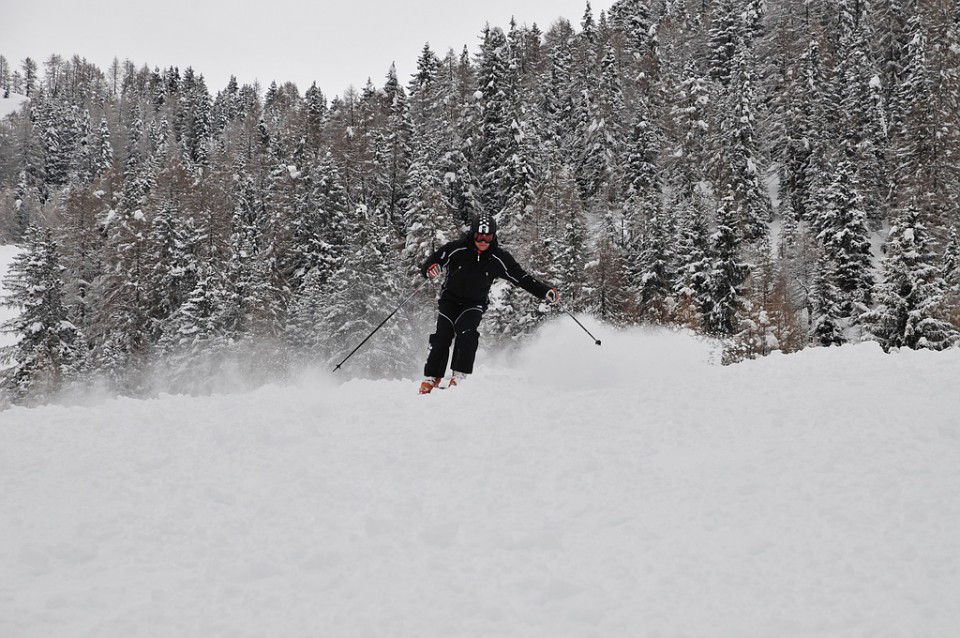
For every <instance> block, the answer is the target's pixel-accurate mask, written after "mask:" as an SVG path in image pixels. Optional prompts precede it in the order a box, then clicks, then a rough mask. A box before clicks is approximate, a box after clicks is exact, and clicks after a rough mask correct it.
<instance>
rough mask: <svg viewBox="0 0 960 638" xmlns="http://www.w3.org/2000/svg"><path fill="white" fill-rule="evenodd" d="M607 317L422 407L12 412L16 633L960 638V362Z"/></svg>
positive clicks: (227, 402)
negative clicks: (756, 345)
mask: <svg viewBox="0 0 960 638" xmlns="http://www.w3.org/2000/svg"><path fill="white" fill-rule="evenodd" d="M588 321H589V320H588ZM590 326H591V327H592V328H597V334H598V336H599V337H601V338H602V339H603V343H604V345H603V346H602V347H600V348H598V347H596V346H595V345H593V343H592V342H591V341H590V339H589V338H587V337H586V336H585V335H584V333H582V332H580V329H579V328H578V327H577V326H576V325H575V324H574V323H573V322H572V321H570V320H569V318H566V320H565V321H564V320H558V321H556V322H554V323H552V324H550V325H549V326H547V327H546V329H545V330H543V332H542V333H541V335H540V336H539V337H538V338H537V339H536V340H534V341H533V342H532V343H530V344H529V345H527V346H525V347H524V348H523V349H522V350H521V351H520V352H519V353H517V354H516V356H514V357H512V358H511V359H509V360H504V359H495V358H494V357H493V356H490V355H485V359H484V363H483V365H482V366H481V367H480V368H479V369H478V373H477V374H476V375H475V376H474V377H472V378H471V379H470V380H469V382H468V384H467V385H465V386H463V387H461V388H457V389H454V390H449V391H443V392H439V393H435V394H434V395H431V396H426V397H420V396H417V395H416V394H415V384H414V381H413V380H411V381H409V382H400V381H356V380H354V381H347V382H345V383H342V384H341V385H338V384H337V383H336V382H334V381H333V380H331V379H330V378H328V377H325V376H324V375H318V376H316V377H314V378H304V379H303V380H302V381H301V382H300V383H297V384H293V385H290V386H287V387H279V386H277V387H267V388H263V389H261V390H259V391H256V392H252V393H249V394H246V395H237V396H227V395H223V396H213V397H209V398H186V397H178V396H165V397H162V398H159V399H156V400H149V401H140V400H130V399H123V400H105V401H100V402H93V401H91V403H90V404H89V405H87V406H86V407H72V408H66V407H45V408H37V409H20V408H16V409H11V410H8V411H6V412H2V413H0V438H2V446H0V485H2V486H3V488H2V490H0V512H2V513H3V515H2V517H0V636H9V637H13V638H33V637H37V638H39V637H46V636H55V637H57V638H64V637H70V636H91V637H93V636H96V637H97V638H101V637H113V636H115V637H119V638H128V637H132V636H157V637H169V636H196V637H204V638H208V637H213V636H224V637H230V638H235V637H239V636H284V637H288V636H338V637H339V636H349V637H353V636H358V637H363V636H391V637H393V636H409V637H417V638H422V637H434V636H435V637H438V638H439V637H444V638H447V637H452V636H478V637H479V636H483V637H487V636H524V637H526V636H530V637H541V636H543V637H562V636H571V637H574V636H576V637H581V636H598V637H603V638H610V637H619V636H629V637H634V636H696V637H702V636H716V637H730V638H744V637H753V636H755V637H757V638H770V637H778V638H781V637H792V636H828V637H840V636H843V637H846V636H864V637H867V636H869V637H870V638H876V637H881V636H903V637H906V636H938V637H939V636H956V635H958V634H960V596H958V592H960V534H958V533H957V530H958V529H960V424H958V419H960V417H958V414H960V398H958V394H957V392H956V388H957V387H958V386H960V350H954V351H951V352H947V353H940V354H935V353H930V352H904V353H900V354H896V355H889V356H888V355H884V354H883V353H882V352H881V351H880V350H879V348H877V347H876V346H874V345H871V344H866V345H859V346H851V347H844V348H839V349H836V348H835V349H831V350H825V349H819V350H809V351H806V352H802V353H800V354H796V355H792V356H772V357H769V358H766V359H763V360H759V361H755V362H748V363H744V364H741V365H737V366H732V367H726V368H722V367H717V366H714V365H711V364H709V363H708V362H707V361H708V359H710V357H711V351H710V348H709V347H708V346H707V345H706V344H704V343H702V342H700V341H697V340H696V339H693V338H691V337H689V336H686V335H679V334H672V333H668V332H662V331H646V330H634V331H628V332H620V333H616V332H613V331H610V330H605V329H603V327H598V326H596V325H595V324H593V323H591V324H590Z"/></svg>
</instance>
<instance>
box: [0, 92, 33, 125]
mask: <svg viewBox="0 0 960 638" xmlns="http://www.w3.org/2000/svg"><path fill="white" fill-rule="evenodd" d="M29 101H30V98H28V97H27V96H25V95H19V94H17V93H11V94H10V97H7V98H5V97H3V91H0V120H2V119H3V118H5V117H7V116H8V115H11V114H13V113H16V112H17V111H19V110H20V108H21V107H22V106H23V105H24V104H26V103H27V102H29Z"/></svg>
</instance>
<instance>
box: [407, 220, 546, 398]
mask: <svg viewBox="0 0 960 638" xmlns="http://www.w3.org/2000/svg"><path fill="white" fill-rule="evenodd" d="M444 271H445V272H446V276H445V277H444V280H443V286H442V288H441V290H440V300H439V302H438V303H437V306H438V313H439V316H438V317H437V331H436V332H434V333H433V334H432V335H430V351H429V354H428V355H427V363H426V365H425V366H424V368H423V374H424V375H425V376H426V378H425V379H424V380H423V382H422V383H421V384H420V394H427V393H429V392H430V391H431V390H433V389H434V388H436V387H438V386H439V385H440V381H441V380H442V379H443V376H444V374H445V373H446V369H447V359H448V358H449V356H450V345H451V344H453V360H452V361H451V363H450V369H451V372H452V376H451V378H450V381H449V385H450V386H455V385H457V383H458V382H462V381H463V379H464V377H465V376H466V375H468V374H470V373H471V372H473V362H474V359H475V357H476V354H477V346H478V344H479V342H480V333H479V332H477V328H478V327H479V326H480V320H481V319H482V318H483V313H484V311H485V310H486V309H487V305H488V304H489V300H488V299H487V295H488V294H489V293H490V286H491V285H492V284H493V281H494V280H495V279H497V278H498V277H502V278H504V279H506V280H508V281H509V282H510V283H512V284H513V285H515V286H520V287H521V288H523V289H524V290H526V291H527V292H529V293H530V294H531V295H533V296H534V297H537V298H539V299H544V300H546V301H548V302H549V303H551V304H555V303H557V302H558V301H559V300H560V294H559V293H558V292H557V289H556V288H554V287H551V286H549V285H547V284H545V283H543V282H542V281H539V280H538V279H536V278H534V277H533V276H531V275H530V274H528V273H527V272H526V271H525V270H524V269H523V268H522V267H521V266H520V265H519V264H518V263H517V261H516V260H515V259H514V258H513V256H512V255H511V254H510V253H508V252H507V251H506V250H504V249H503V248H501V247H500V244H499V242H498V241H497V222H496V220H495V219H494V218H493V217H492V216H491V215H489V214H486V213H484V214H481V215H479V216H478V217H476V218H474V220H473V223H472V224H471V225H470V231H469V232H468V233H467V234H465V235H464V236H463V237H461V238H460V239H458V240H455V241H452V242H449V243H447V244H444V245H443V246H441V247H440V249H439V250H437V251H436V252H434V253H433V254H432V255H430V257H428V258H427V260H426V261H425V262H423V264H422V265H421V266H420V273H421V274H422V275H423V276H424V277H428V278H430V279H433V278H436V277H439V276H440V274H441V272H444Z"/></svg>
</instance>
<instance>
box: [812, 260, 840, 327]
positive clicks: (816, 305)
mask: <svg viewBox="0 0 960 638" xmlns="http://www.w3.org/2000/svg"><path fill="white" fill-rule="evenodd" d="M815 272H816V275H815V278H814V280H813V288H812V290H811V291H810V305H811V324H812V326H811V327H812V335H811V336H812V337H813V339H814V341H815V342H816V343H818V344H819V345H821V346H839V345H842V344H843V343H845V342H846V337H845V336H844V334H843V323H844V321H843V314H842V309H841V305H840V291H839V290H838V289H837V287H836V286H835V285H834V283H833V273H832V271H831V265H830V262H829V261H828V259H827V257H826V254H825V253H822V252H821V253H820V258H819V259H818V260H817V266H816V271H815Z"/></svg>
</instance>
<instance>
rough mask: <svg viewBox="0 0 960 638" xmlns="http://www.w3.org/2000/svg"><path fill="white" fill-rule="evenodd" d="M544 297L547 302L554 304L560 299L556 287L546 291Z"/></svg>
mask: <svg viewBox="0 0 960 638" xmlns="http://www.w3.org/2000/svg"><path fill="white" fill-rule="evenodd" d="M544 299H546V300H547V302H548V303H551V304H555V303H557V302H559V301H560V292H559V291H558V290H557V289H556V288H551V289H550V290H548V291H547V294H546V296H545V297H544Z"/></svg>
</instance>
